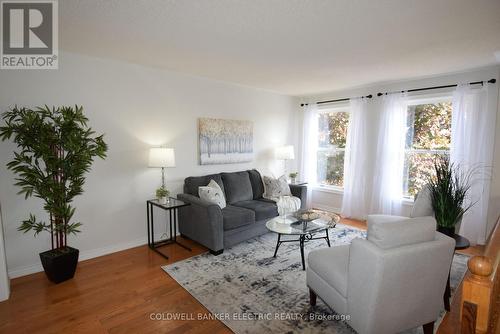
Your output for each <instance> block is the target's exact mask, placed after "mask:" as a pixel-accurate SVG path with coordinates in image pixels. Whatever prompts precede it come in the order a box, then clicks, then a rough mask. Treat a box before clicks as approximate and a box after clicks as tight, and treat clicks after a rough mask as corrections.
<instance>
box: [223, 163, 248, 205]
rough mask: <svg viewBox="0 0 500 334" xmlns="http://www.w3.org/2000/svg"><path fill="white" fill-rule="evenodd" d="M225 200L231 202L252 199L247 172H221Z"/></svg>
mask: <svg viewBox="0 0 500 334" xmlns="http://www.w3.org/2000/svg"><path fill="white" fill-rule="evenodd" d="M221 176H222V182H223V183H224V193H225V194H226V201H227V203H229V204H233V203H236V202H241V201H249V200H251V199H253V191H252V184H251V183H250V177H249V176H248V172H247V171H244V172H234V173H221Z"/></svg>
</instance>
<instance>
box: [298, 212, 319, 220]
mask: <svg viewBox="0 0 500 334" xmlns="http://www.w3.org/2000/svg"><path fill="white" fill-rule="evenodd" d="M293 217H295V218H296V219H297V220H298V221H299V222H310V221H313V220H315V219H318V218H319V217H320V214H319V213H318V212H317V211H316V210H299V211H297V212H295V213H294V214H293Z"/></svg>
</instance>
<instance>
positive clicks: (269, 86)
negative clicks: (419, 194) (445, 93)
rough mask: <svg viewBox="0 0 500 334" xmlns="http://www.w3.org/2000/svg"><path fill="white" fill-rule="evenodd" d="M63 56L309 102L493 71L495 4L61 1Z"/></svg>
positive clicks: (484, 0) (497, 40) (498, 27)
mask: <svg viewBox="0 0 500 334" xmlns="http://www.w3.org/2000/svg"><path fill="white" fill-rule="evenodd" d="M59 11H60V15H59V34H60V42H59V45H60V49H63V50H67V51H71V52H76V53H82V54H87V55H93V56H98V57H105V58H114V59H120V60H124V61H129V62H133V63H138V64H144V65H148V66H154V67H159V68H165V69H169V70H173V71H178V72H184V73H189V74H193V75H198V76H203V77H208V78H213V79H217V80H222V81H227V82H232V83H237V84H241V85H245V86H250V87H255V88H261V89H265V90H270V91H274V92H278V93H282V94H287V95H307V94H313V93H320V92H325V91H333V90H338V89H344V88H348V87H353V86H360V85H365V84H370V83H374V82H381V81H392V80H401V79H408V78H415V77H422V76H429V75H435V74H441V73H447V72H455V71H462V70H465V69H470V68H475V67H481V66H486V65H492V64H497V63H498V62H499V61H497V59H496V57H495V52H498V51H499V50H500V0H475V1H471V0H406V1H402V0H377V1H373V0H365V1H362V0H343V1H342V0H309V1H306V0H177V1H173V0H142V1H139V0H114V1H113V0H107V1H105V0H101V1H99V0H85V1H83V0H80V1H78V0H64V1H59Z"/></svg>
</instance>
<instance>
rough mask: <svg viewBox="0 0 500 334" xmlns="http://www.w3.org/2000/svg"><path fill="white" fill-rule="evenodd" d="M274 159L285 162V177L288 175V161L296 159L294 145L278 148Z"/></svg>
mask: <svg viewBox="0 0 500 334" xmlns="http://www.w3.org/2000/svg"><path fill="white" fill-rule="evenodd" d="M274 157H275V158H276V159H277V160H284V161H285V175H286V161H287V160H293V159H295V154H294V150H293V145H286V146H280V147H276V149H275V150H274Z"/></svg>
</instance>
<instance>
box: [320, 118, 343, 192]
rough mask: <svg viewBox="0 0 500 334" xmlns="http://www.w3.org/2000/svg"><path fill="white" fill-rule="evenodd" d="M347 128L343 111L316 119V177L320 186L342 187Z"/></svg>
mask: <svg viewBox="0 0 500 334" xmlns="http://www.w3.org/2000/svg"><path fill="white" fill-rule="evenodd" d="M348 126H349V112H348V111H346V110H345V109H342V110H339V111H328V112H324V113H320V115H319V118H318V154H317V157H318V164H317V168H318V169H317V177H318V183H319V184H320V185H326V186H336V187H343V185H344V155H345V145H346V138H347V127H348Z"/></svg>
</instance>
